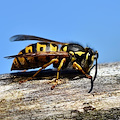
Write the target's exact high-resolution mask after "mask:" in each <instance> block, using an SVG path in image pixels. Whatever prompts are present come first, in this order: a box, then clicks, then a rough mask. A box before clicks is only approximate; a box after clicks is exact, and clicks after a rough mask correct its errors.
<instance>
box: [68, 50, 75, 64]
mask: <svg viewBox="0 0 120 120" xmlns="http://www.w3.org/2000/svg"><path fill="white" fill-rule="evenodd" d="M69 54H71V55H72V58H71V62H73V61H75V60H76V58H75V56H74V52H73V51H70V52H69Z"/></svg>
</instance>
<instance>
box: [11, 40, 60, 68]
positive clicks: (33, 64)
mask: <svg viewBox="0 0 120 120" xmlns="http://www.w3.org/2000/svg"><path fill="white" fill-rule="evenodd" d="M50 51H55V52H57V51H58V45H56V44H53V43H40V42H38V43H35V44H31V45H29V46H27V47H25V49H23V50H21V51H20V52H19V53H18V55H20V54H27V53H39V52H50ZM51 59H53V57H49V56H46V57H27V58H26V57H16V58H15V59H14V61H13V65H12V68H11V70H18V69H19V70H23V69H30V68H37V67H41V66H42V65H43V64H45V63H47V62H49V61H50V60H51Z"/></svg>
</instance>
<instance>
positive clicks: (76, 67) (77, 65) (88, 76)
mask: <svg viewBox="0 0 120 120" xmlns="http://www.w3.org/2000/svg"><path fill="white" fill-rule="evenodd" d="M73 67H74V68H75V69H78V70H80V71H81V72H82V73H83V74H84V75H85V76H86V77H87V78H89V79H91V78H92V76H90V75H88V74H86V73H85V71H84V70H83V69H82V67H81V66H80V65H79V64H78V63H77V62H74V63H73Z"/></svg>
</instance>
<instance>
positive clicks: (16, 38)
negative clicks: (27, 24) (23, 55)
mask: <svg viewBox="0 0 120 120" xmlns="http://www.w3.org/2000/svg"><path fill="white" fill-rule="evenodd" d="M25 40H37V41H44V42H52V43H55V44H61V45H64V44H66V43H62V42H57V41H54V40H50V39H46V38H42V37H37V36H32V35H14V36H12V37H11V38H10V41H25Z"/></svg>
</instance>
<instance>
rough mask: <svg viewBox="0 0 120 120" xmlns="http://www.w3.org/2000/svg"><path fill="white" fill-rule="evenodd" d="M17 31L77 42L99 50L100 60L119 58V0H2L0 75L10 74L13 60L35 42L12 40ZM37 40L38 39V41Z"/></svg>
mask: <svg viewBox="0 0 120 120" xmlns="http://www.w3.org/2000/svg"><path fill="white" fill-rule="evenodd" d="M16 34H28V35H36V36H40V37H45V38H49V39H53V40H57V41H61V42H77V43H80V44H82V45H83V46H84V47H85V46H89V47H91V48H93V49H94V50H97V51H98V52H99V60H98V62H99V63H106V62H116V61H120V52H119V51H120V50H119V49H120V1H119V0H115V1H113V0H19V1H18V0H2V1H0V41H1V44H0V54H1V55H0V67H1V69H0V74H2V73H10V68H11V65H12V61H13V59H5V58H3V57H4V56H9V55H16V54H18V52H19V51H20V50H21V49H23V48H24V47H25V46H27V45H29V44H31V43H35V41H21V42H10V41H9V38H10V37H11V36H13V35H16ZM36 42H37V41H36Z"/></svg>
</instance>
